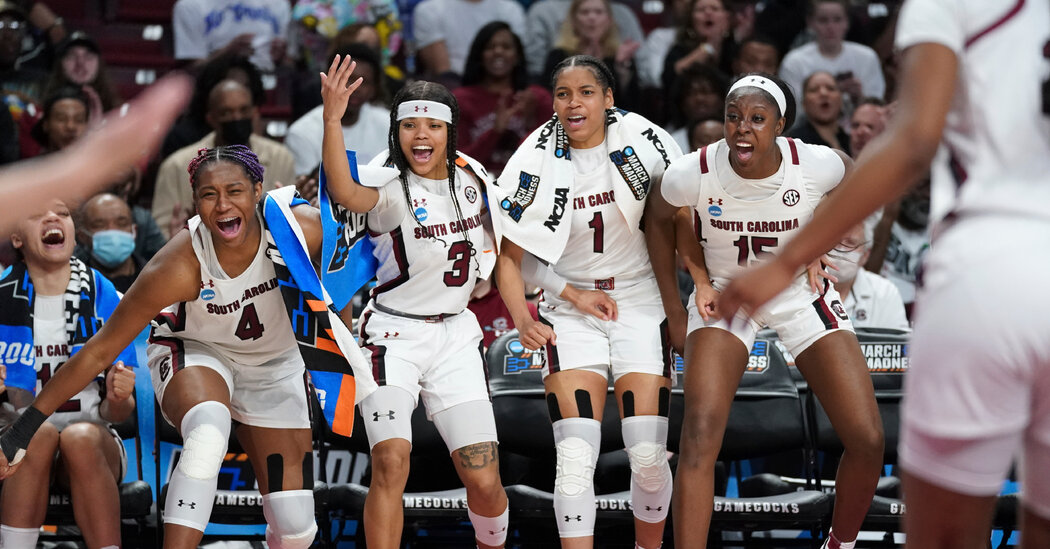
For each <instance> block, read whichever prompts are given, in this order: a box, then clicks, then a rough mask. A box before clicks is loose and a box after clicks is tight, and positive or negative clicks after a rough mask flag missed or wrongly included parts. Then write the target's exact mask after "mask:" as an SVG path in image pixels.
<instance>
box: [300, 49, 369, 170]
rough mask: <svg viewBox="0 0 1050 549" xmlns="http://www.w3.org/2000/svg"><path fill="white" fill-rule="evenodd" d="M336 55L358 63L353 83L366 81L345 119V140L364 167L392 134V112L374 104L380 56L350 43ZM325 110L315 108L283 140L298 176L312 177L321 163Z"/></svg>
mask: <svg viewBox="0 0 1050 549" xmlns="http://www.w3.org/2000/svg"><path fill="white" fill-rule="evenodd" d="M335 53H338V54H339V55H342V56H344V57H345V56H348V55H349V56H350V57H351V58H353V60H354V61H356V62H357V67H356V68H355V69H354V74H353V79H354V80H356V79H357V77H359V76H360V77H362V78H364V82H362V83H361V87H359V88H358V89H357V91H356V92H354V94H353V95H352V96H350V100H349V101H348V102H347V105H346V112H345V113H344V114H343V120H342V123H343V140H344V142H345V143H346V146H347V147H348V148H350V149H353V150H354V151H356V152H357V158H358V160H359V161H360V162H361V163H362V164H364V163H366V162H368V161H369V160H371V159H372V157H374V156H375V155H377V154H379V153H381V152H383V151H384V150H386V148H387V142H386V138H387V135H388V134H389V133H390V111H389V110H388V109H387V108H386V107H379V106H376V105H373V104H372V101H373V100H374V99H375V97H376V93H377V90H380V89H382V87H383V79H382V77H381V76H380V75H381V74H382V73H381V72H380V70H381V69H380V66H379V56H378V55H377V54H376V53H375V52H373V51H372V50H371V49H370V48H368V46H365V45H364V44H350V45H348V46H345V47H344V48H343V49H342V50H340V51H338V52H335ZM335 53H333V54H332V58H334V57H335ZM329 63H331V60H329ZM315 92H316V90H315ZM323 110H324V105H318V106H317V107H314V108H313V109H312V110H311V111H310V112H308V113H306V114H305V115H303V117H302V118H300V119H299V120H296V121H295V122H294V123H293V124H292V125H291V127H289V128H288V135H286V136H285V138H284V144H285V145H286V146H287V147H288V149H289V150H290V151H291V152H292V156H294V157H295V175H297V176H303V175H307V174H309V173H310V172H311V171H312V170H314V169H315V168H316V167H317V165H318V164H320V163H321V138H322V135H323V134H324V121H323V120H322V119H321V112H322V111H323Z"/></svg>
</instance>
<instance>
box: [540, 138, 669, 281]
mask: <svg viewBox="0 0 1050 549" xmlns="http://www.w3.org/2000/svg"><path fill="white" fill-rule="evenodd" d="M608 163H609V152H608V148H607V147H606V146H605V143H602V145H601V146H600V147H594V148H592V149H572V164H573V169H574V170H576V174H575V175H576V178H575V180H574V190H573V192H574V193H575V194H574V196H573V199H572V204H573V206H572V216H571V221H572V224H571V226H570V229H569V239H568V241H567V242H566V244H565V251H564V252H562V255H561V257H560V258H558V262H557V263H555V264H554V272H556V273H557V274H558V275H559V276H561V277H562V278H565V279H566V280H568V281H570V282H574V283H576V284H577V285H584V286H593V285H594V284H595V282H594V281H595V280H598V279H608V278H623V279H639V278H647V277H649V276H652V272H653V268H652V265H651V264H650V263H649V250H648V248H646V245H645V235H644V233H642V231H640V230H637V227H636V228H635V229H636V230H634V231H631V228H630V227H628V226H627V220H626V219H625V218H624V216H623V213H622V212H621V211H620V208H619V207H617V206H616V199H617V196H616V194H615V192H614V190H613V186H614V182H613V180H612V179H610V175H609V174H610V172H609V169H608ZM626 198H627V199H629V200H634V197H633V196H629V197H626ZM603 289H608V288H603Z"/></svg>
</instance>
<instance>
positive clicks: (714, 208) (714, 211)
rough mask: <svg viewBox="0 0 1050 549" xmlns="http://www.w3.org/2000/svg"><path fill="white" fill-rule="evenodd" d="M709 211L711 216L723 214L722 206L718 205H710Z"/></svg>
mask: <svg viewBox="0 0 1050 549" xmlns="http://www.w3.org/2000/svg"><path fill="white" fill-rule="evenodd" d="M707 213H709V214H711V217H718V216H720V215H722V208H719V207H718V206H709V207H708V208H707Z"/></svg>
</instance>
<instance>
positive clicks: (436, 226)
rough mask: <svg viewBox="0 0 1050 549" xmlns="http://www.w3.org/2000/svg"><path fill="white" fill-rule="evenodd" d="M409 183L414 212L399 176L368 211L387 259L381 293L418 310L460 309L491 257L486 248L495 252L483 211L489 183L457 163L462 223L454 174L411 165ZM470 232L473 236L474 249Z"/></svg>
mask: <svg viewBox="0 0 1050 549" xmlns="http://www.w3.org/2000/svg"><path fill="white" fill-rule="evenodd" d="M408 185H409V189H410V193H411V196H412V207H411V212H410V211H409V208H408V207H407V206H408V204H407V202H406V200H405V195H404V191H403V189H402V188H401V185H400V182H399V181H394V182H393V183H390V184H388V185H386V186H385V187H382V188H381V189H380V193H379V201H378V202H377V203H376V205H375V207H373V208H372V211H370V212H368V228H369V238H370V239H371V240H372V243H373V244H374V245H375V249H374V250H373V252H372V253H373V255H375V257H376V259H377V260H378V261H379V268H378V270H377V272H376V277H377V281H376V287H375V289H374V290H373V291H372V296H373V299H375V300H376V302H377V303H379V304H380V305H382V306H384V307H388V308H390V309H394V310H396V311H400V312H403V313H408V314H413V315H421V316H429V315H436V314H441V313H458V312H460V311H462V310H463V309H465V308H466V306H467V302H468V301H470V293H471V292H472V291H473V290H474V284H475V282H476V281H477V278H478V275H479V269H480V264H481V263H480V262H481V261H487V260H488V258H483V257H482V254H495V246H494V245H493V243H492V238H491V237H490V236H488V233H487V232H486V230H485V227H484V221H483V219H482V214H483V213H484V203H485V200H484V198H483V197H482V191H481V189H480V188H479V186H478V182H477V180H476V179H475V178H474V176H473V175H471V174H470V173H468V172H466V171H465V170H463V169H461V168H456V195H457V198H458V199H459V206H460V211H461V212H462V214H463V222H462V223H460V221H459V220H458V219H457V217H456V210H455V206H454V205H453V203H452V199H451V197H450V196H449V188H448V180H447V179H443V180H440V181H438V180H434V179H424V178H422V177H420V176H418V175H416V174H414V173H412V172H409V174H408ZM413 214H414V215H413ZM417 219H418V220H419V221H418V223H417V221H416V220H417ZM467 239H469V241H470V242H471V243H473V255H472V252H471V247H470V246H468V245H467V244H466V240H467ZM486 250H488V251H487V252H486Z"/></svg>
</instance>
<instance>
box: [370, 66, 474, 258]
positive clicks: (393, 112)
mask: <svg viewBox="0 0 1050 549" xmlns="http://www.w3.org/2000/svg"><path fill="white" fill-rule="evenodd" d="M416 100H423V101H435V102H437V103H442V104H444V105H447V106H448V108H449V109H451V110H452V122H451V123H448V124H446V125H445V127H446V128H447V131H448V138H447V140H446V143H445V163H446V164H447V168H448V194H449V196H450V197H451V198H452V205H453V206H454V207H455V209H456V219H457V220H458V221H459V226H460V227H466V225H465V224H464V221H463V210H462V208H460V205H459V197H458V195H457V193H456V159H457V158H459V153H457V152H456V127H457V126H458V124H459V103H458V102H457V101H456V96H454V95H452V92H450V91H449V90H448V88H446V87H445V86H443V85H441V84H438V83H437V82H428V81H425V80H416V81H414V82H411V83H409V84H406V85H405V86H404V87H403V88H401V89H400V90H398V92H397V95H395V96H394V101H393V104H392V105H391V106H390V137H389V140H388V143H387V145H388V147H389V149H390V157H389V159H388V160H387V165H392V166H393V167H395V168H397V170H398V172H399V173H398V179H400V181H401V189H402V191H403V192H404V193H405V200H406V202H407V203H408V209H409V211H410V212H412V218H413V219H415V221H416V225H417V226H419V228H421V229H424V230H423V231H422V233H423V234H426V235H429V237H430V239H431V240H434V241H440V242H441V243H442V244H443V245H445V247H448V245H449V244H448V243H447V242H445V240H444V239H442V238H438V237H437V236H436V235H434V234H433V231H428V230H425V227H423V223H422V222H420V220H419V217H417V216H416V214H415V209H414V208H413V207H412V191H411V190H410V189H409V185H408V172H409V171H410V170H411V167H410V166H409V164H408V158H406V157H405V153H404V152H403V151H402V150H401V135H400V134H401V122H400V121H399V120H398V119H397V110H398V107H399V106H400V105H401V104H402V103H404V102H406V101H416ZM463 236H464V242H466V243H467V246H469V247H470V256H471V257H472V258H474V268H475V270H477V271H478V272H480V268H481V267H480V265H479V264H478V262H477V250H475V249H474V243H473V242H471V240H470V238H467V237H466V232H465V231H464V235H463Z"/></svg>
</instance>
